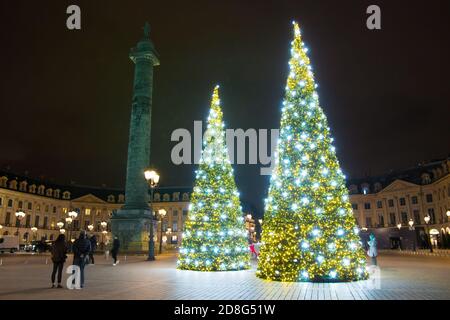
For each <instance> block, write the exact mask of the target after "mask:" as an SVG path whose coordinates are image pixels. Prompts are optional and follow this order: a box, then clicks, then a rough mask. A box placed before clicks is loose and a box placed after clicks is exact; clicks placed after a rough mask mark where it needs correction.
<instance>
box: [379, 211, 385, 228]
mask: <svg viewBox="0 0 450 320" xmlns="http://www.w3.org/2000/svg"><path fill="white" fill-rule="evenodd" d="M378 221H379V222H380V227H383V226H384V216H383V215H382V214H380V215H379V216H378Z"/></svg>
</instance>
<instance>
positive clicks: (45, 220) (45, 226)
mask: <svg viewBox="0 0 450 320" xmlns="http://www.w3.org/2000/svg"><path fill="white" fill-rule="evenodd" d="M47 227H48V217H44V225H43V226H42V228H43V229H47Z"/></svg>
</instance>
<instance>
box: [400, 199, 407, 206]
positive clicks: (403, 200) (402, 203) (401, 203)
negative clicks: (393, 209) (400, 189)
mask: <svg viewBox="0 0 450 320" xmlns="http://www.w3.org/2000/svg"><path fill="white" fill-rule="evenodd" d="M400 205H401V206H404V205H406V201H405V198H400Z"/></svg>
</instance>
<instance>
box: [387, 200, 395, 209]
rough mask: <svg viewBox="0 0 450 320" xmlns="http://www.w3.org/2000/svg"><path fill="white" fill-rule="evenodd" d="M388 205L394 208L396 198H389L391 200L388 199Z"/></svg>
mask: <svg viewBox="0 0 450 320" xmlns="http://www.w3.org/2000/svg"><path fill="white" fill-rule="evenodd" d="M388 206H389V207H390V208H392V207H393V206H394V200H392V199H389V200H388Z"/></svg>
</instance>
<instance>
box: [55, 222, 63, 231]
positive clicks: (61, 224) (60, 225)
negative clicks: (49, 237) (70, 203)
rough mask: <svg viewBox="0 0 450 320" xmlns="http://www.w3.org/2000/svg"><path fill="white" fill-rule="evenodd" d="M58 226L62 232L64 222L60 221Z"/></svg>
mask: <svg viewBox="0 0 450 320" xmlns="http://www.w3.org/2000/svg"><path fill="white" fill-rule="evenodd" d="M56 226H57V227H58V228H59V230H61V228H62V227H64V222H62V221H60V222H58V223H57V224H56Z"/></svg>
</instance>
